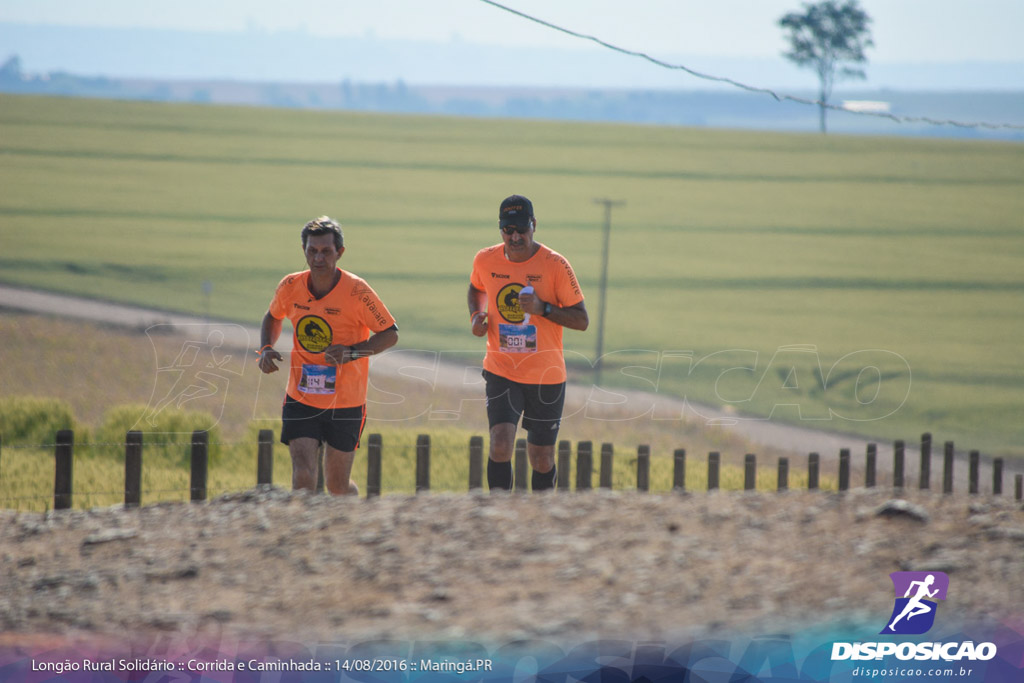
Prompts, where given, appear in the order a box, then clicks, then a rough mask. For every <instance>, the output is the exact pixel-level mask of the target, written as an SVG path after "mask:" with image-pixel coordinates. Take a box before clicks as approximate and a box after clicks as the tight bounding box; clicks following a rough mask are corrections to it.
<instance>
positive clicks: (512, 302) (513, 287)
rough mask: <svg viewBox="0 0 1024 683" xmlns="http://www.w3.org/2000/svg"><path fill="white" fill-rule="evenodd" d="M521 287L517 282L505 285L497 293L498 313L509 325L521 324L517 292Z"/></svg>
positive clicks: (521, 314)
mask: <svg viewBox="0 0 1024 683" xmlns="http://www.w3.org/2000/svg"><path fill="white" fill-rule="evenodd" d="M522 288H523V285H521V284H519V283H518V282H513V283H512V284H508V285H505V286H504V287H502V288H501V289H500V290H499V291H498V297H497V301H496V302H495V303H497V305H498V313H500V314H501V317H502V318H504V319H505V320H507V321H509V322H510V323H521V322H523V317H524V314H523V309H521V308H520V307H519V290H521V289H522Z"/></svg>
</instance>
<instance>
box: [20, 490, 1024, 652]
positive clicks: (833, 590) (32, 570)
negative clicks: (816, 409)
mask: <svg viewBox="0 0 1024 683" xmlns="http://www.w3.org/2000/svg"><path fill="white" fill-rule="evenodd" d="M904 570H933V571H943V572H946V573H948V574H949V575H950V578H951V588H950V593H949V596H948V599H947V600H946V601H945V603H944V604H943V605H942V612H943V615H944V617H949V616H951V615H956V616H957V618H960V619H964V620H973V619H983V620H989V621H994V622H998V621H999V620H1003V619H1013V618H1015V617H1016V618H1018V619H1019V618H1020V617H1021V615H1022V613H1024V612H1022V607H1024V509H1022V506H1021V505H1020V503H1019V502H1015V501H1013V500H1012V499H1009V498H1007V497H1002V498H992V497H972V498H968V497H966V496H953V497H947V496H941V495H939V494H934V493H927V492H917V491H913V492H911V491H907V492H906V494H905V495H903V496H901V497H900V498H899V499H898V500H897V499H894V498H892V496H891V492H884V491H880V490H877V491H866V490H861V491H854V492H849V493H846V494H835V493H832V494H829V493H821V492H813V493H812V492H795V491H794V492H788V493H782V494H771V493H739V492H735V493H728V492H714V493H710V494H707V493H698V494H684V495H680V494H657V495H654V494H647V495H645V494H640V493H633V492H629V493H619V492H610V491H594V492H587V493H564V494H563V493H549V494H541V495H532V494H531V495H498V496H491V495H489V494H480V493H474V494H463V495H436V494H423V495H419V496H397V495H396V496H385V497H384V498H380V499H372V500H365V499H364V500H354V499H350V498H346V499H334V498H331V497H329V496H323V495H320V496H316V495H309V494H298V493H292V492H288V491H283V490H280V489H265V490H253V491H249V492H245V493H238V494H232V495H228V496H225V497H222V498H219V499H215V500H213V501H210V502H207V503H193V504H189V503H174V504H158V505H152V506H148V507H144V508H141V509H124V508H107V509H96V510H90V511H61V512H50V513H47V514H39V513H24V512H23V513H18V512H12V511H0V632H3V633H4V634H5V637H6V638H7V639H8V640H10V639H11V638H15V639H16V638H18V637H25V638H28V637H38V636H39V635H40V634H53V635H55V636H59V637H61V638H76V637H85V636H100V637H111V638H125V637H137V636H139V635H140V634H165V635H177V636H183V637H190V638H191V637H196V636H210V637H213V636H218V637H221V636H224V635H227V634H230V635H231V636H233V637H251V638H274V637H281V636H282V635H286V636H287V637H288V638H291V639H298V640H300V641H303V642H308V641H312V640H318V639H325V638H337V637H338V636H339V634H344V636H345V638H347V639H355V640H359V639H369V640H372V639H375V638H423V637H431V638H440V639H453V638H455V639H460V638H467V637H472V638H477V639H491V640H493V641H502V640H504V641H509V640H517V639H521V638H546V639H558V640H566V641H580V640H585V639H592V638H607V637H616V636H619V637H628V638H633V639H644V638H661V639H667V638H671V639H675V638H687V637H700V636H710V635H714V634H716V633H718V634H721V633H737V632H748V633H766V632H771V633H778V632H792V631H794V630H800V629H808V628H813V627H814V626H815V625H816V624H829V625H832V626H836V625H842V624H867V625H868V626H874V627H877V628H878V629H879V630H880V629H881V627H882V626H884V623H883V621H884V620H885V619H886V618H887V617H888V616H889V611H890V610H891V608H892V600H893V595H892V585H891V583H890V580H889V576H888V575H889V573H890V572H894V571H904ZM876 632H877V631H876Z"/></svg>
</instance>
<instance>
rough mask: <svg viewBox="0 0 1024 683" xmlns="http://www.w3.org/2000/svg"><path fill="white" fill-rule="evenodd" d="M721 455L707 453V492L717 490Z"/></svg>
mask: <svg viewBox="0 0 1024 683" xmlns="http://www.w3.org/2000/svg"><path fill="white" fill-rule="evenodd" d="M721 458H722V456H721V454H720V453H718V451H711V452H710V453H708V491H714V490H716V489H717V488H718V481H719V476H718V475H719V471H718V470H719V466H720V465H721Z"/></svg>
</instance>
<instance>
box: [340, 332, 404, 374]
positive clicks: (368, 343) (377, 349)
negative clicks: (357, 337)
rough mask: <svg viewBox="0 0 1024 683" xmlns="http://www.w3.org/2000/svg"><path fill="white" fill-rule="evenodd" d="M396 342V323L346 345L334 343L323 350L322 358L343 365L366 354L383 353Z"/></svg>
mask: <svg viewBox="0 0 1024 683" xmlns="http://www.w3.org/2000/svg"><path fill="white" fill-rule="evenodd" d="M397 343H398V325H392V326H391V327H389V328H387V329H386V330H381V331H380V332H376V333H374V334H372V335H370V338H369V339H367V340H365V341H361V342H358V343H356V344H353V345H352V346H346V345H345V344H334V345H333V346H329V347H327V349H325V350H324V358H325V359H326V360H327V362H328V363H333V364H335V365H343V364H345V363H348V362H349V361H353V360H359V359H360V358H366V357H368V356H375V355H377V354H378V353H383V352H385V351H387V350H388V349H390V348H391V347H392V346H394V345H395V344H397Z"/></svg>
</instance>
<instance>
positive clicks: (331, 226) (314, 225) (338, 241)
mask: <svg viewBox="0 0 1024 683" xmlns="http://www.w3.org/2000/svg"><path fill="white" fill-rule="evenodd" d="M310 235H334V248H335V249H337V250H338V251H341V250H342V249H344V248H345V234H344V233H343V232H342V231H341V224H339V223H338V221H336V220H334V219H333V218H330V217H329V216H320V218H314V219H313V220H311V221H310V222H308V223H306V225H305V227H304V228H302V248H303V249H305V248H306V242H308V241H309V236H310Z"/></svg>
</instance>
